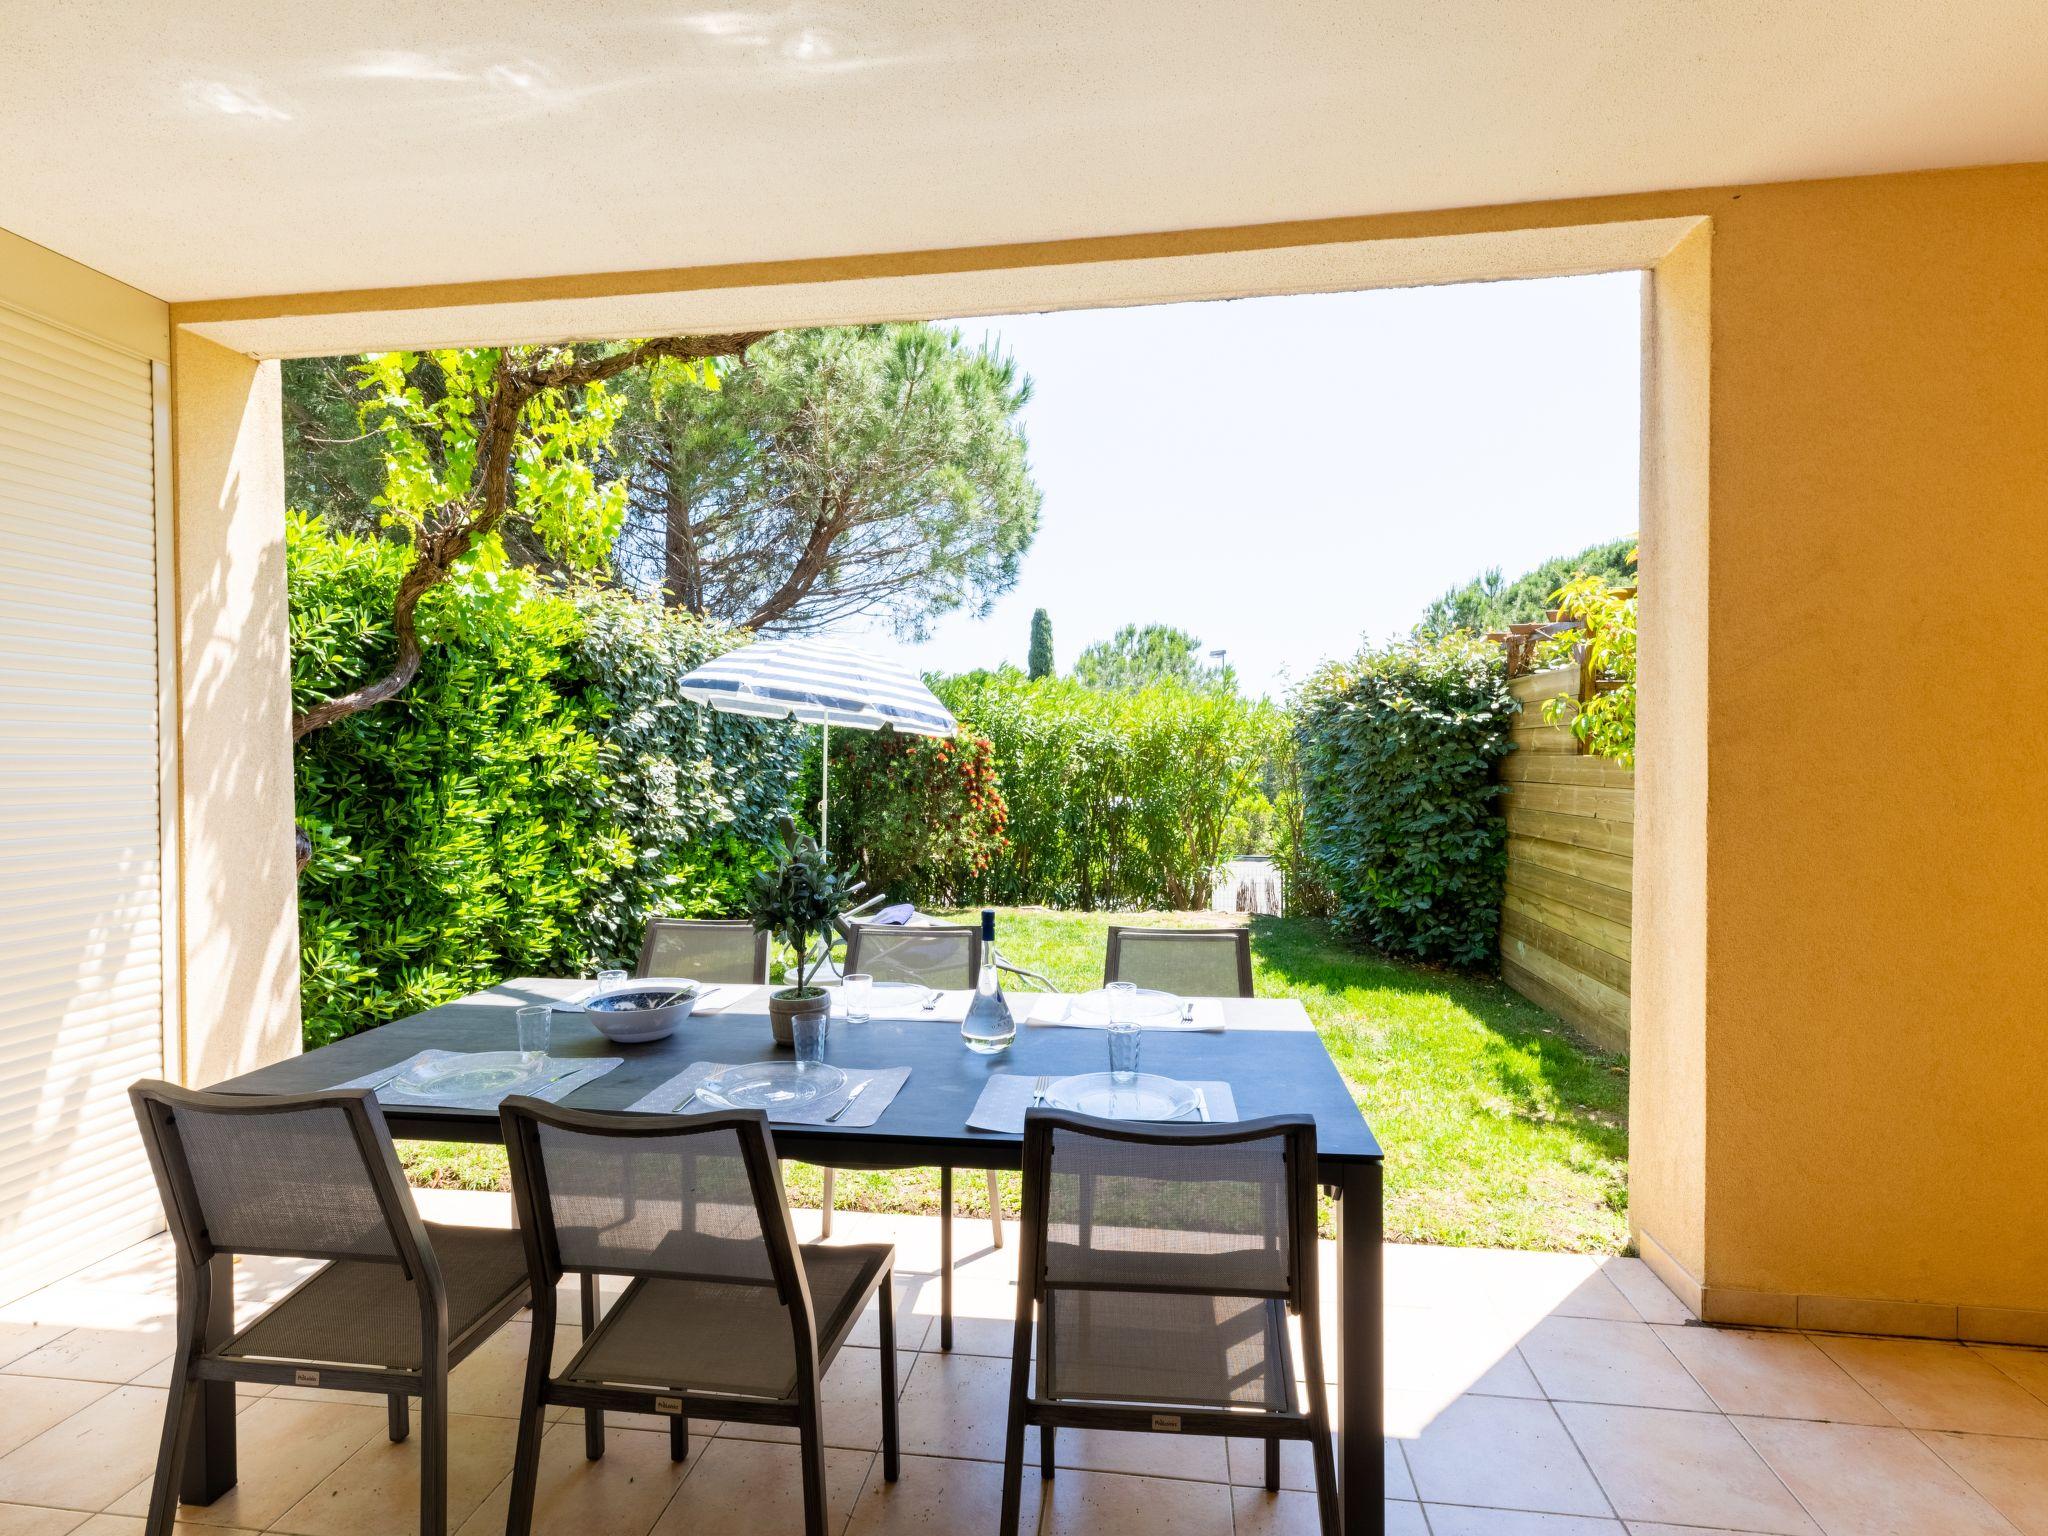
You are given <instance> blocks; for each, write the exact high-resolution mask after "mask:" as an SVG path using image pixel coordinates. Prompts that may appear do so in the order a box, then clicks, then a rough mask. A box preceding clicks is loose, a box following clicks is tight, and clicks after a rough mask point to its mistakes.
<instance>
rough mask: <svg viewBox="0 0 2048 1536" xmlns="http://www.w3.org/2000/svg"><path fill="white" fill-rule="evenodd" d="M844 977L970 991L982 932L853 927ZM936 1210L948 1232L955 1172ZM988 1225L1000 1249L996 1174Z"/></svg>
mask: <svg viewBox="0 0 2048 1536" xmlns="http://www.w3.org/2000/svg"><path fill="white" fill-rule="evenodd" d="M846 969H847V972H848V974H852V973H854V972H857V971H865V972H867V973H868V974H869V975H870V976H872V977H874V978H875V980H876V981H907V982H912V983H915V984H916V985H918V986H924V987H936V988H938V989H939V990H940V991H957V990H959V989H961V988H972V987H973V986H974V985H975V984H976V983H977V982H979V981H980V980H981V930H980V929H979V928H968V927H964V926H962V925H961V924H958V923H920V924H915V925H909V926H896V925H889V926H883V925H880V924H871V923H855V924H853V925H851V927H850V930H849V932H848V933H847V936H846ZM832 1185H833V1178H832V1170H831V1169H830V1168H827V1169H826V1170H825V1212H824V1225H823V1226H822V1227H821V1228H820V1229H819V1230H820V1235H821V1236H824V1237H830V1236H831V1235H832V1194H833V1190H832ZM939 1210H940V1213H941V1214H942V1215H943V1216H944V1218H945V1220H946V1222H947V1224H948V1225H949V1226H950V1225H951V1223H952V1220H953V1170H952V1169H951V1168H941V1169H940V1170H939ZM988 1225H989V1232H990V1236H991V1240H992V1241H993V1242H994V1244H995V1246H996V1247H998V1248H1000V1247H1002V1246H1003V1201H1002V1191H1001V1190H1000V1188H999V1187H998V1185H997V1183H996V1174H995V1170H994V1169H993V1168H991V1169H990V1170H989V1171H988ZM947 1279H948V1283H947V1284H946V1285H945V1286H944V1287H943V1290H944V1293H945V1294H944V1298H943V1299H944V1305H943V1306H941V1308H940V1309H939V1310H940V1317H939V1347H940V1348H941V1349H951V1348H952V1347H953V1306H952V1301H953V1297H952V1285H951V1283H950V1281H951V1276H950V1275H949V1276H948V1277H947Z"/></svg>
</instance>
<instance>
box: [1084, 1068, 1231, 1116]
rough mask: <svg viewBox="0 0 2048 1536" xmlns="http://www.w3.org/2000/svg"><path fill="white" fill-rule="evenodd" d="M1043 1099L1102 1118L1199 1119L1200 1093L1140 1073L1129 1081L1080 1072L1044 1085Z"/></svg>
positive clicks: (1176, 1082)
mask: <svg viewBox="0 0 2048 1536" xmlns="http://www.w3.org/2000/svg"><path fill="white" fill-rule="evenodd" d="M1045 1102H1046V1103H1048V1104H1050V1105H1052V1106H1053V1107H1054V1108H1055V1109H1071V1110H1074V1111H1075V1112H1076V1113H1079V1114H1083V1115H1095V1116H1098V1117H1099V1118H1101V1119H1104V1120H1187V1119H1200V1118H1201V1114H1202V1096H1201V1094H1199V1093H1197V1092H1196V1091H1195V1089H1194V1088H1193V1087H1192V1086H1191V1085H1190V1084H1187V1083H1183V1082H1181V1081H1179V1080H1178V1079H1176V1078H1171V1077H1161V1076H1160V1075H1159V1074H1158V1073H1156V1072H1140V1073H1138V1074H1137V1075H1136V1076H1135V1077H1133V1078H1132V1079H1131V1081H1129V1082H1128V1083H1118V1082H1113V1081H1112V1080H1111V1079H1110V1075H1109V1074H1108V1073H1107V1072H1083V1073H1082V1074H1081V1075H1080V1076H1078V1077H1063V1078H1061V1079H1060V1080H1059V1081H1058V1082H1056V1083H1050V1084H1048V1085H1047V1086H1046V1090H1045Z"/></svg>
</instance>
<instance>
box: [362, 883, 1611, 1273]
mask: <svg viewBox="0 0 2048 1536" xmlns="http://www.w3.org/2000/svg"><path fill="white" fill-rule="evenodd" d="M962 915H966V914H962ZM1218 920H1219V919H1218V918H1217V917H1214V916H1211V915H1209V914H1203V913H1195V914H1151V915H1147V916H1142V917H1139V916H1134V915H1133V914H1131V913H1115V914H1112V913H1103V912H1051V911H1042V910H1034V909H1028V908H1026V909H1019V910H1005V911H1004V912H1002V914H1001V915H1000V917H999V919H998V923H997V932H998V934H999V936H1000V940H1001V945H1002V949H1003V952H1004V954H1005V956H1006V957H1007V958H1008V959H1010V960H1013V961H1015V962H1016V963H1018V964H1021V965H1025V966H1029V967H1030V968H1031V969H1033V970H1035V971H1040V972H1043V973H1044V974H1045V975H1047V976H1049V977H1051V978H1052V980H1053V981H1054V982H1056V983H1058V984H1059V985H1060V987H1061V988H1062V989H1065V990H1073V991H1081V990H1085V989H1086V988H1088V987H1092V986H1096V985H1098V984H1100V982H1101V980H1102V952H1103V942H1104V930H1105V929H1107V927H1108V926H1109V924H1110V923H1111V922H1112V921H1116V922H1122V923H1130V922H1156V923H1162V924H1204V923H1209V922H1215V921H1218ZM1252 960H1253V968H1254V971H1255V973H1256V980H1257V987H1258V992H1259V995H1260V996H1262V997H1297V998H1299V999H1301V1002H1302V1004H1303V1006H1305V1007H1306V1008H1307V1009H1308V1013H1309V1017H1310V1018H1311V1019H1313V1020H1314V1021H1315V1024H1316V1027H1317V1028H1318V1029H1319V1030H1321V1031H1322V1034H1323V1038H1324V1040H1325V1041H1326V1042H1328V1045H1329V1048H1330V1054H1331V1055H1332V1056H1333V1057H1334V1058H1335V1059H1336V1062H1337V1065H1338V1067H1339V1069H1340V1070H1341V1071H1342V1072H1343V1073H1344V1076H1345V1078H1346V1080H1347V1081H1349V1083H1350V1084H1351V1088H1352V1092H1353V1093H1354V1094H1355V1095H1356V1096H1357V1099H1358V1102H1359V1104H1360V1106H1361V1107H1362V1108H1363V1109H1364V1111H1365V1115H1366V1118H1367V1119H1368V1120H1370V1121H1371V1122H1372V1127H1373V1130H1374V1131H1375V1132H1376V1133H1377V1134H1378V1136H1379V1139H1380V1143H1381V1145H1382V1146H1383V1147H1385V1148H1386V1153H1387V1236H1388V1237H1389V1239H1390V1240H1393V1241H1397V1242H1417V1243H1460V1244H1473V1245H1479V1246H1484V1247H1495V1248H1547V1249H1569V1250H1574V1251H1578V1252H1586V1253H1618V1252H1620V1251H1621V1250H1622V1248H1623V1245H1624V1244H1625V1243H1626V1242H1627V1240H1628V1223H1627V1210H1628V1172H1627V1158H1628V1065H1627V1063H1626V1061H1624V1060H1620V1059H1617V1058H1614V1057H1609V1056H1602V1055H1600V1054H1598V1053H1596V1052H1593V1051H1591V1050H1589V1049H1588V1048H1587V1047H1586V1046H1585V1045H1583V1044H1582V1043H1580V1042H1579V1041H1578V1040H1577V1039H1576V1037H1574V1036H1573V1035H1572V1034H1571V1032H1570V1031H1569V1030H1567V1029H1566V1028H1565V1027H1564V1026H1563V1025H1562V1024H1560V1023H1559V1022H1558V1021H1557V1020H1556V1019H1555V1018H1553V1017H1552V1016H1551V1015H1550V1014H1548V1013H1546V1012H1545V1011H1544V1010H1543V1009H1541V1008H1538V1007H1537V1006H1536V1005H1535V1004H1533V1003H1530V1002H1526V1001H1524V1000H1523V999H1522V998H1520V997H1517V996H1516V995H1515V994H1514V993H1512V992H1510V991H1509V990H1508V989H1507V988H1506V987H1504V986H1502V985H1501V984H1500V983H1499V982H1497V981H1491V980H1486V979H1482V978H1475V977H1469V976H1462V975H1458V974H1455V973H1451V972H1445V971H1437V970H1432V969H1429V968H1427V967H1423V966H1416V965H1408V964H1404V963H1401V962H1398V961H1393V960H1388V959H1386V958H1384V957H1382V956H1379V955H1374V954H1369V953H1361V952H1358V951H1355V950H1351V949H1349V948H1346V947H1344V946H1342V945H1340V944H1339V943H1337V942H1336V941H1335V940H1334V939H1333V938H1332V937H1331V935H1330V933H1329V930H1328V928H1327V927H1326V925H1324V924H1323V923H1320V922H1316V921H1312V920H1309V919H1305V918H1270V917H1261V918H1254V919H1252ZM400 1152H401V1155H402V1156H403V1158H404V1161H405V1164H406V1168H407V1171H408V1173H410V1174H411V1176H412V1178H413V1181H414V1182H415V1183H422V1184H433V1185H439V1186H457V1187H461V1188H471V1189H475V1188H485V1189H489V1188H497V1187H501V1185H502V1181H503V1178H504V1156H503V1154H502V1153H501V1152H499V1151H498V1150H497V1149H496V1148H487V1147H458V1146H452V1145H442V1144H427V1143H402V1144H401V1146H400ZM786 1172H787V1177H788V1182H789V1187H790V1192H791V1195H792V1197H793V1198H794V1199H795V1201H796V1202H797V1203H798V1204H800V1205H801V1204H815V1203H816V1202H817V1199H818V1172H817V1170H816V1169H814V1168H810V1167H807V1166H805V1165H803V1164H800V1163H793V1164H790V1165H789V1166H788V1168H787V1170H786ZM954 1185H955V1195H956V1197H957V1200H958V1208H959V1210H960V1211H962V1212H963V1213H975V1212H982V1211H985V1210H986V1203H985V1195H984V1191H983V1188H982V1181H981V1179H980V1178H979V1177H977V1176H972V1175H963V1176H961V1177H958V1178H956V1179H955V1181H954ZM1005 1194H1006V1203H1007V1204H1009V1205H1010V1206H1011V1208H1012V1209H1014V1208H1015V1201H1016V1188H1015V1177H1014V1175H1011V1176H1008V1182H1007V1185H1006V1190H1005ZM839 1206H840V1209H842V1210H856V1209H858V1210H887V1211H910V1212H924V1213H929V1212H933V1211H936V1210H937V1209H938V1175H937V1173H936V1172H931V1171H912V1172H904V1173H856V1172H842V1173H841V1174H840V1176H839Z"/></svg>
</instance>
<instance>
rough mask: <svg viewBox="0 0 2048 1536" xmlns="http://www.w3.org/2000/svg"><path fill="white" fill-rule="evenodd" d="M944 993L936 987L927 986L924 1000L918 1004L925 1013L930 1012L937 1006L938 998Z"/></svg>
mask: <svg viewBox="0 0 2048 1536" xmlns="http://www.w3.org/2000/svg"><path fill="white" fill-rule="evenodd" d="M945 995H946V994H945V993H943V992H941V991H940V990H939V989H938V988H937V987H927V988H925V994H924V1001H923V1002H922V1003H921V1004H919V1005H918V1006H920V1007H921V1008H923V1009H924V1011H925V1012H926V1013H930V1012H931V1011H932V1010H933V1009H934V1008H936V1007H938V1006H939V999H940V998H942V997H944V996H945Z"/></svg>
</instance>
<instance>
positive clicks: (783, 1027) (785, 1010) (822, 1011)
mask: <svg viewBox="0 0 2048 1536" xmlns="http://www.w3.org/2000/svg"><path fill="white" fill-rule="evenodd" d="M813 990H815V991H816V992H817V994H818V995H817V996H816V997H798V996H796V995H795V993H796V988H794V987H784V988H783V989H782V990H781V991H780V992H771V993H769V994H768V1027H769V1028H771V1029H772V1030H774V1031H775V1043H776V1044H777V1045H790V1046H793V1045H795V1044H796V1020H798V1019H801V1018H806V1017H809V1016H812V1015H816V1016H818V1017H821V1018H822V1017H827V1016H829V1015H830V1014H831V1012H832V994H831V993H830V992H827V991H826V990H825V989H824V988H823V987H817V988H814V989H813Z"/></svg>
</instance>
